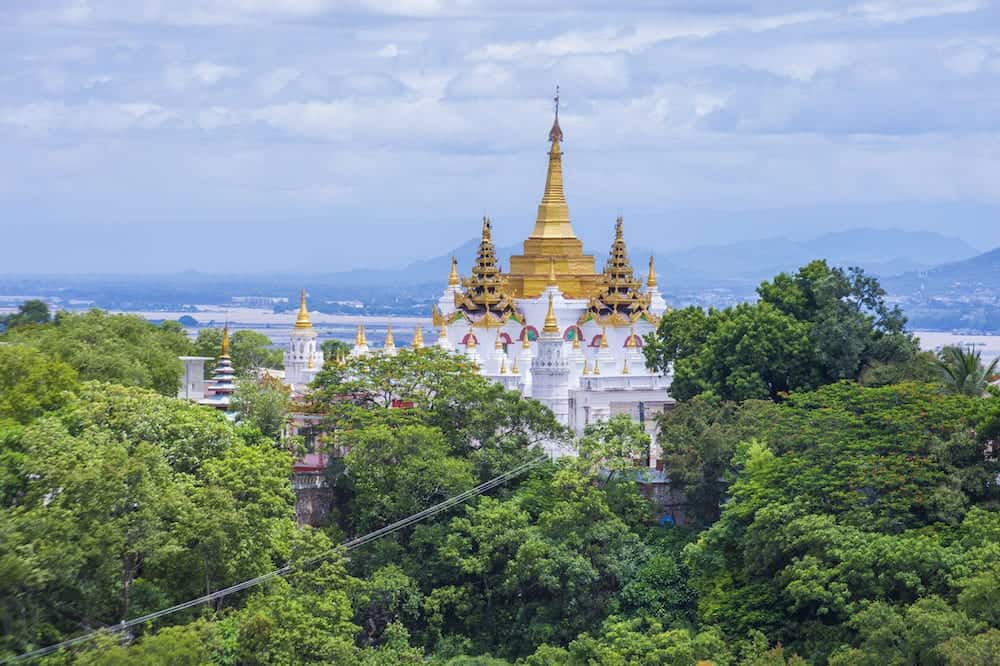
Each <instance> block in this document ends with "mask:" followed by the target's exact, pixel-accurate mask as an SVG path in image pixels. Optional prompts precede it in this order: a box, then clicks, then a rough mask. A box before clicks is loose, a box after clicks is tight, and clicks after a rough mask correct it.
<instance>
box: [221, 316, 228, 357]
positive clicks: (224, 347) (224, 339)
mask: <svg viewBox="0 0 1000 666" xmlns="http://www.w3.org/2000/svg"><path fill="white" fill-rule="evenodd" d="M222 358H229V320H228V319H227V320H226V325H225V326H223V327H222Z"/></svg>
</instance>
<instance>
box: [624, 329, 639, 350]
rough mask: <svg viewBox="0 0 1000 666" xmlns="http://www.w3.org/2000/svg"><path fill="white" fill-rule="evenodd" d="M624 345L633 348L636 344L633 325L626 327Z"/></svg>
mask: <svg viewBox="0 0 1000 666" xmlns="http://www.w3.org/2000/svg"><path fill="white" fill-rule="evenodd" d="M625 346H626V347H628V348H629V349H634V348H635V346H636V345H635V326H630V327H629V329H628V342H626V343H625Z"/></svg>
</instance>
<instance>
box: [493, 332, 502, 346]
mask: <svg viewBox="0 0 1000 666" xmlns="http://www.w3.org/2000/svg"><path fill="white" fill-rule="evenodd" d="M493 348H494V349H503V338H501V337H500V331H499V330H497V341H496V342H495V343H493Z"/></svg>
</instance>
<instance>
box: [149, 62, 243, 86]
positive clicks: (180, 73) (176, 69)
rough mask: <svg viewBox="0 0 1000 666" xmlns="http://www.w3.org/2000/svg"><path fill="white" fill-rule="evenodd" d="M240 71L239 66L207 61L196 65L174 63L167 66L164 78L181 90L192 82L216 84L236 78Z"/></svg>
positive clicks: (196, 83) (169, 84)
mask: <svg viewBox="0 0 1000 666" xmlns="http://www.w3.org/2000/svg"><path fill="white" fill-rule="evenodd" d="M240 71H241V70H240V68H238V67H232V66H230V65H221V64H219V63H215V62H206V61H202V62H199V63H196V64H194V65H177V64H173V65H169V66H168V67H167V68H166V71H165V72H164V79H165V81H166V84H167V86H168V87H170V88H171V89H172V90H176V91H181V90H185V89H187V88H188V87H189V86H191V85H192V84H195V85H202V86H214V85H215V84H217V83H219V82H221V81H224V80H226V79H232V78H236V77H237V76H239V75H240Z"/></svg>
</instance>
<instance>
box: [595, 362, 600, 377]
mask: <svg viewBox="0 0 1000 666" xmlns="http://www.w3.org/2000/svg"><path fill="white" fill-rule="evenodd" d="M594 374H595V375H599V374H601V361H600V359H597V358H595V359H594Z"/></svg>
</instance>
